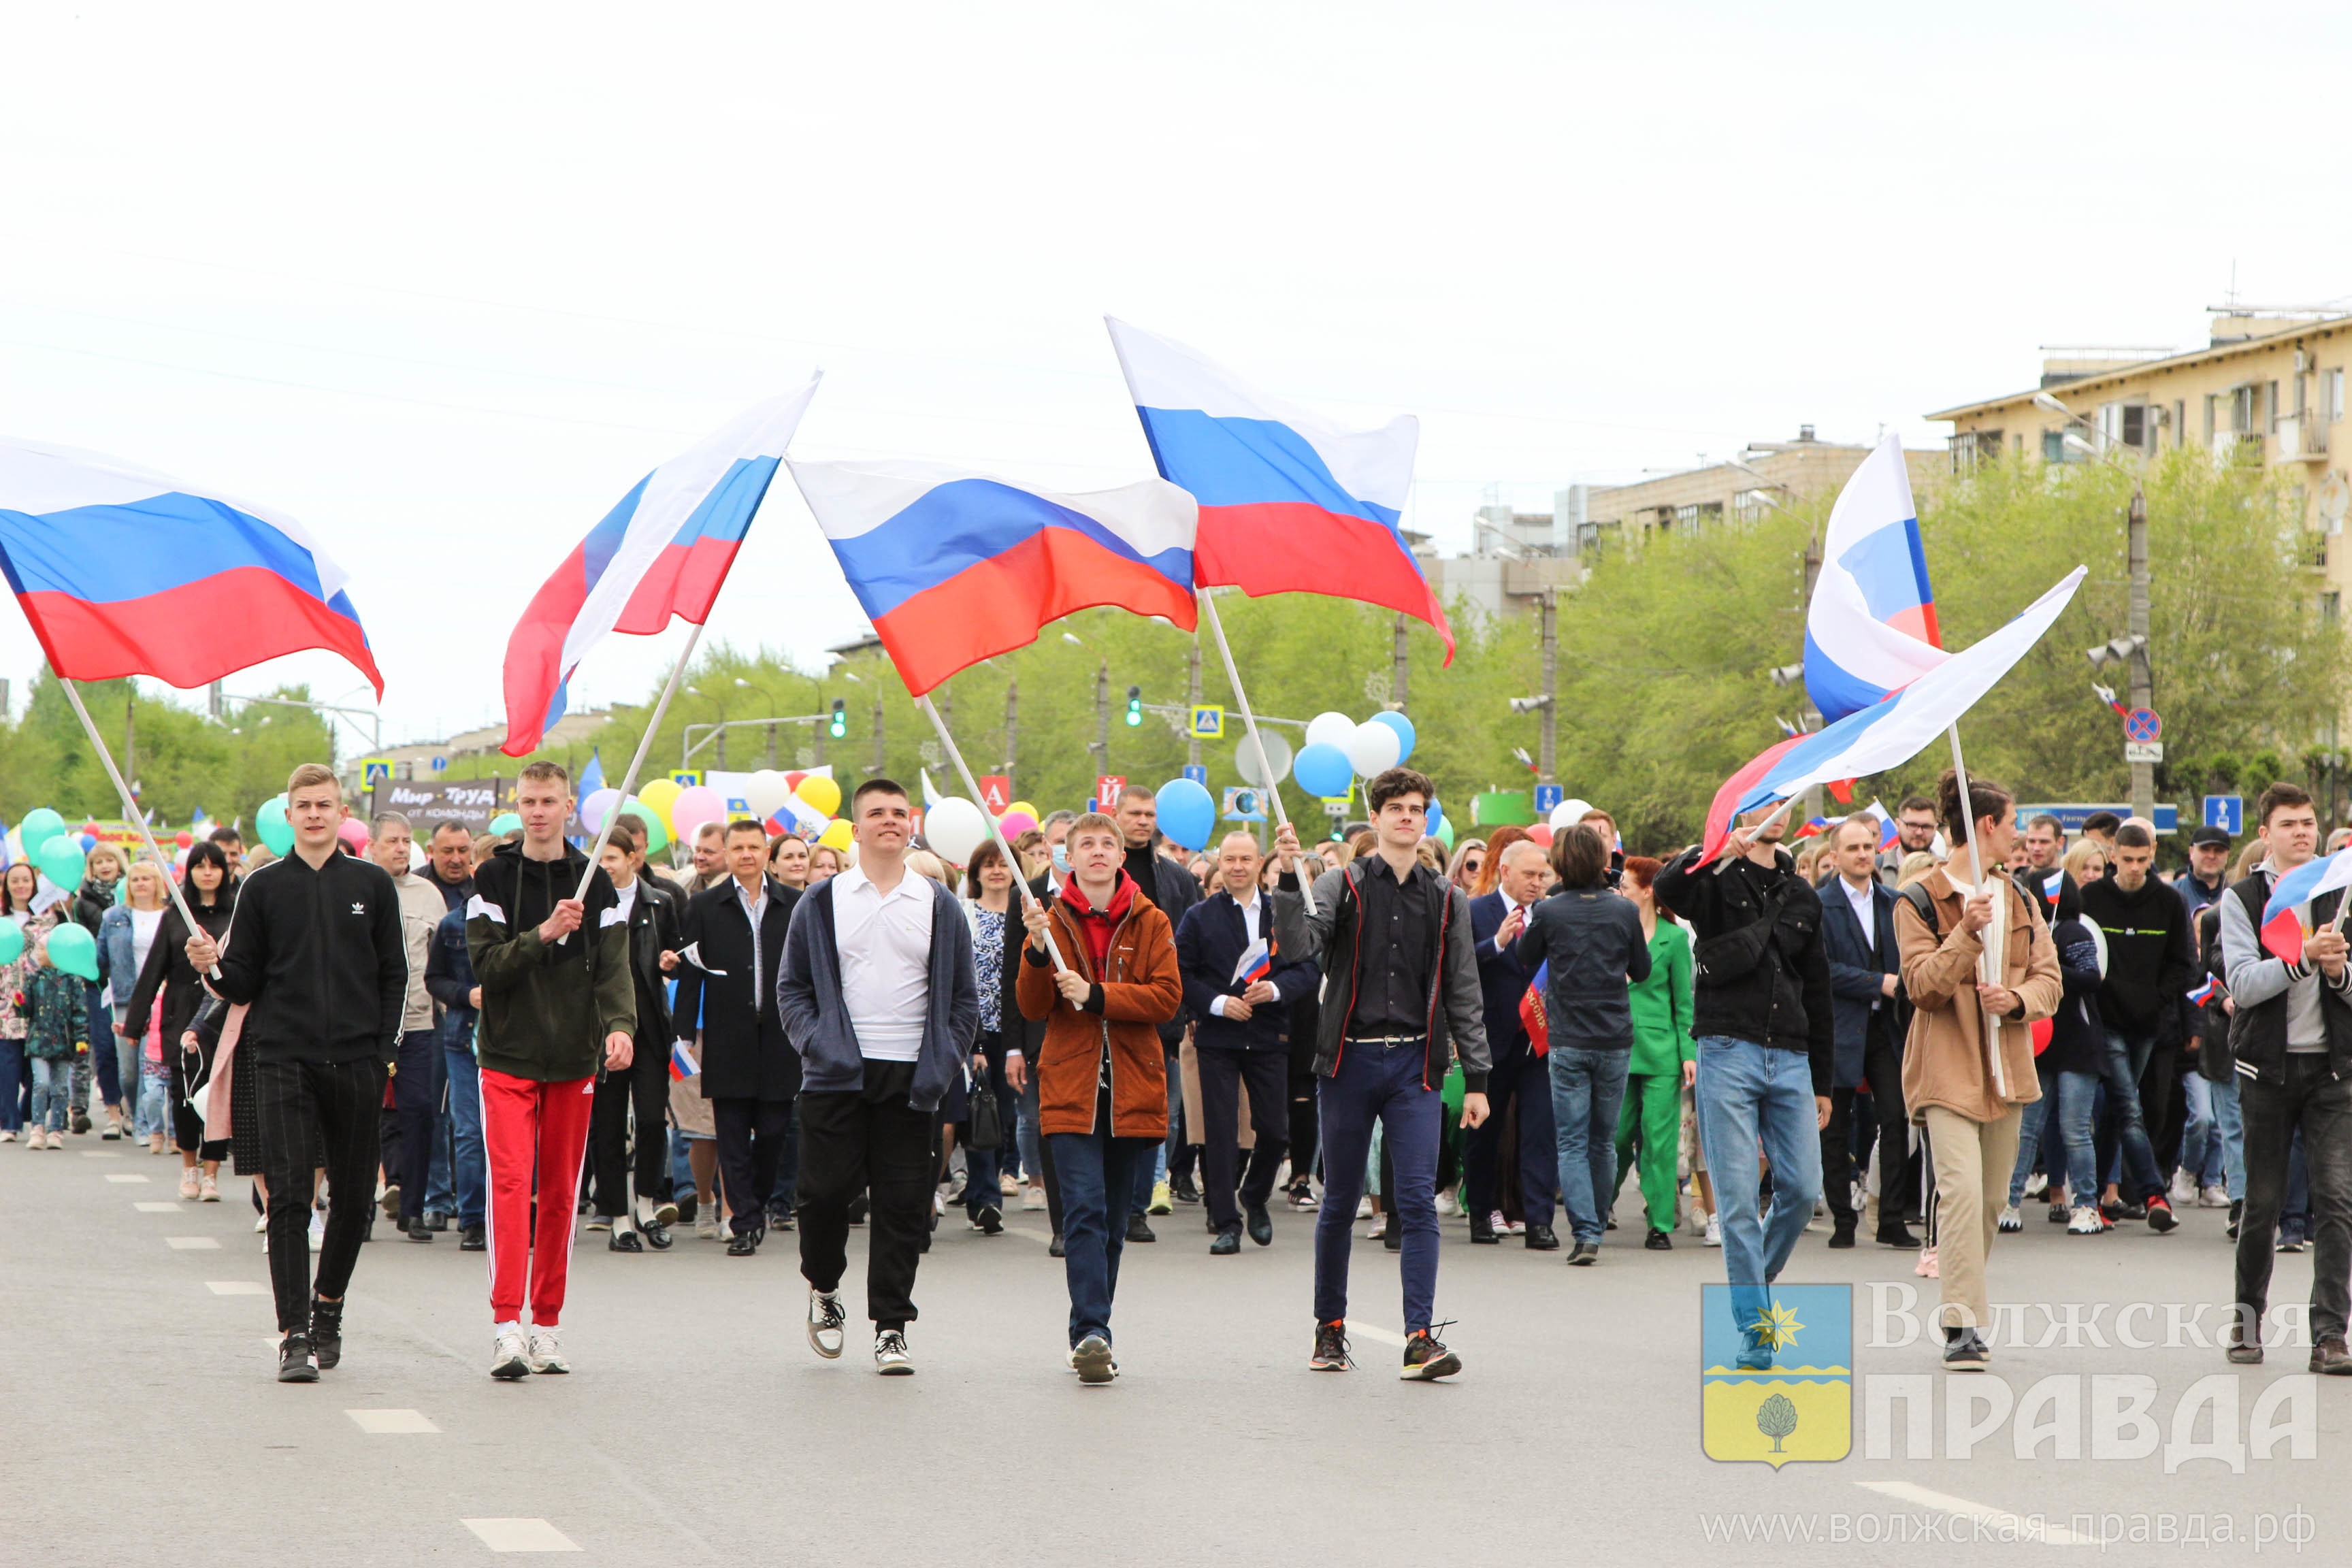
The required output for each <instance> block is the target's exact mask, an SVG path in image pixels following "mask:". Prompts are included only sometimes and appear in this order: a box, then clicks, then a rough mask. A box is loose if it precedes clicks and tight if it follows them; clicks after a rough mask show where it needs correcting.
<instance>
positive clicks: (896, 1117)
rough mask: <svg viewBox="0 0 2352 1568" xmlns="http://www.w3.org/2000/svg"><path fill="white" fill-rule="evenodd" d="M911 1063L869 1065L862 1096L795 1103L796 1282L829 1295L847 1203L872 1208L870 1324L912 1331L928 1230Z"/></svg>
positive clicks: (833, 1094)
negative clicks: (861, 1200)
mask: <svg viewBox="0 0 2352 1568" xmlns="http://www.w3.org/2000/svg"><path fill="white" fill-rule="evenodd" d="M914 1081H915V1064H914V1063H912V1062H877V1061H869V1062H867V1063H866V1084H865V1087H864V1088H862V1089H836V1090H833V1091H830V1092H827V1093H822V1094H812V1093H810V1092H808V1091H807V1090H805V1089H804V1090H803V1091H802V1093H801V1177H800V1201H801V1207H800V1219H801V1273H802V1275H803V1276H804V1277H805V1278H806V1279H807V1280H808V1282H809V1283H810V1284H811V1285H814V1286H815V1287H816V1288H817V1289H820V1290H835V1289H839V1288H840V1286H841V1276H842V1274H843V1272H844V1271H845V1269H847V1268H848V1267H849V1200H850V1199H852V1198H854V1197H856V1195H857V1194H858V1193H859V1192H861V1191H863V1192H865V1193H866V1194H868V1197H869V1200H870V1203H869V1206H868V1209H867V1211H866V1221H867V1225H868V1227H869V1230H868V1235H867V1238H866V1316H867V1317H869V1318H872V1319H873V1320H874V1324H875V1326H876V1327H877V1328H879V1329H903V1328H905V1327H906V1326H907V1325H908V1323H911V1322H913V1321H915V1301H914V1293H915V1266H916V1264H917V1263H918V1262H919V1261H920V1260H921V1258H922V1255H923V1237H925V1236H926V1235H928V1234H929V1231H930V1228H931V1187H932V1180H931V1173H932V1170H933V1166H932V1163H931V1113H930V1112H929V1111H928V1110H916V1109H915V1108H914V1107H913V1106H911V1105H909V1104H908V1103H907V1094H908V1089H910V1088H911V1087H912V1086H913V1084H914Z"/></svg>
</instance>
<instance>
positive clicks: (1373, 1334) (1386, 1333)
mask: <svg viewBox="0 0 2352 1568" xmlns="http://www.w3.org/2000/svg"><path fill="white" fill-rule="evenodd" d="M1348 1331H1349V1333H1351V1334H1361V1335H1362V1336H1363V1337H1364V1338H1366V1339H1368V1340H1371V1341H1373V1342H1376V1343H1379V1344H1384V1345H1394V1346H1395V1347H1396V1348H1397V1349H1399V1350H1402V1349H1404V1336H1403V1335H1402V1334H1401V1333H1398V1332H1397V1331H1395V1330H1394V1329H1384V1328H1382V1327H1381V1326H1380V1325H1379V1324H1378V1323H1368V1322H1365V1321H1363V1320H1362V1319H1361V1318H1350V1319H1349V1320H1348Z"/></svg>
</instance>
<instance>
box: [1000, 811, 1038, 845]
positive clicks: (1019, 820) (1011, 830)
mask: <svg viewBox="0 0 2352 1568" xmlns="http://www.w3.org/2000/svg"><path fill="white" fill-rule="evenodd" d="M996 825H997V826H999V827H1001V828H1003V830H1004V837H1007V838H1018V837H1021V836H1022V835H1023V834H1024V833H1034V831H1036V827H1037V819H1036V818H1035V817H1034V816H1030V815H1029V814H1028V813H1027V812H1025V811H1008V812H1006V813H1005V814H1004V815H1003V816H1000V817H998V818H997V819H996Z"/></svg>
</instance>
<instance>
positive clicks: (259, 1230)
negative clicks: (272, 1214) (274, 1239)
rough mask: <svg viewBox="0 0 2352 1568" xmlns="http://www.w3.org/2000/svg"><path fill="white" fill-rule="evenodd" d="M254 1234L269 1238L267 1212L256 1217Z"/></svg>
mask: <svg viewBox="0 0 2352 1568" xmlns="http://www.w3.org/2000/svg"><path fill="white" fill-rule="evenodd" d="M253 1234H254V1235H256V1236H268V1234H269V1215H268V1214H267V1213H266V1212H265V1213H263V1214H261V1215H257V1216H256V1217H255V1219H254V1222H253Z"/></svg>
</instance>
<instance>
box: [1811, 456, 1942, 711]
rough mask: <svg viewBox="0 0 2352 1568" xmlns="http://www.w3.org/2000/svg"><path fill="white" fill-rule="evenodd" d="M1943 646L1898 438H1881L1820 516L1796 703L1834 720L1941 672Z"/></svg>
mask: <svg viewBox="0 0 2352 1568" xmlns="http://www.w3.org/2000/svg"><path fill="white" fill-rule="evenodd" d="M1943 640H1944V639H1943V634H1942V632H1941V630H1940V629H1939V628H1938V627H1937V625H1936V595H1935V593H1934V591H1933V590H1932V589H1930V588H1929V587H1928V585H1927V552H1926V551H1925V550H1924V549H1923V548H1922V547H1921V545H1920V543H1919V510H1918V508H1917V507H1916V506H1914V505H1913V504H1912V502H1911V473H1910V470H1909V469H1908V468H1906V467H1905V465H1904V461H1903V441H1902V437H1897V436H1889V437H1886V439H1885V440H1884V441H1882V442H1880V443H1879V444H1878V447H1877V449H1876V450H1875V451H1874V452H1872V453H1871V454H1870V456H1869V457H1867V458H1864V459H1863V460H1862V466H1861V467H1860V468H1856V469H1855V470H1854V471H1853V478H1852V479H1848V480H1846V482H1845V489H1843V490H1840V491H1839V492H1838V499H1837V504H1836V505H1835V506H1833V507H1832V508H1831V509H1830V521H1829V527H1828V529H1827V530H1825V531H1824V532H1823V535H1822V566H1821V574H1820V575H1819V576H1818V577H1817V578H1816V579H1815V580H1814V583H1813V598H1812V603H1811V605H1809V606H1808V607H1807V609H1806V612H1805V695H1806V696H1808V697H1810V698H1811V699H1812V702H1813V706H1814V707H1815V708H1818V709H1820V710H1821V713H1822V718H1824V719H1827V720H1830V721H1836V720H1839V719H1843V718H1844V717H1845V716H1846V715H1847V714H1849V713H1853V712H1857V711H1859V710H1862V709H1864V708H1867V707H1869V706H1871V705H1872V704H1873V703H1875V702H1881V701H1884V700H1885V699H1886V696H1887V694H1888V693H1890V692H1895V691H1900V690H1902V689H1904V688H1905V687H1906V686H1908V685H1910V684H1911V683H1912V682H1913V681H1915V680H1916V679H1919V678H1920V677H1921V676H1923V675H1925V674H1927V672H1928V671H1929V670H1931V669H1933V668H1936V667H1937V665H1939V664H1941V663H1943V662H1944V660H1945V659H1946V658H1948V655H1947V654H1946V653H1945V652H1944V648H1943Z"/></svg>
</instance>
